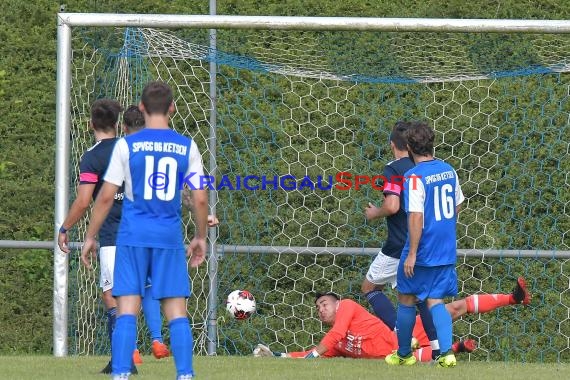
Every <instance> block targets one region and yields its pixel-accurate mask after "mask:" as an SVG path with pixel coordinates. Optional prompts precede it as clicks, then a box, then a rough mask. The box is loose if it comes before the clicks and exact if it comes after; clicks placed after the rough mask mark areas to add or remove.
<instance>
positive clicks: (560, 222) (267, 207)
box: [54, 13, 570, 362]
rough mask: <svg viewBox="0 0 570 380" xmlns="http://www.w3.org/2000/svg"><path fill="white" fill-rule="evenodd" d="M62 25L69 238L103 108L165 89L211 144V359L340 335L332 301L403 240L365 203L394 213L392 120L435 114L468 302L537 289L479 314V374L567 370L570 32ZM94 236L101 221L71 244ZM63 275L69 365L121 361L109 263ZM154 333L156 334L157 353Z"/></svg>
mask: <svg viewBox="0 0 570 380" xmlns="http://www.w3.org/2000/svg"><path fill="white" fill-rule="evenodd" d="M58 21H59V25H58V69H57V73H58V80H57V157H56V170H57V172H56V187H57V192H56V210H55V224H56V227H58V226H59V225H60V224H61V222H62V221H63V218H64V216H65V214H66V211H67V208H68V205H69V201H70V194H74V190H73V189H74V188H75V185H76V178H77V173H78V162H79V159H80V157H81V154H82V153H83V152H84V151H85V150H86V149H87V148H88V147H89V146H91V145H92V144H93V141H92V136H91V134H90V133H89V131H88V129H87V121H88V118H89V107H90V104H91V103H92V102H93V101H94V100H95V99H97V98H100V97H112V98H115V99H117V100H119V101H120V102H121V103H122V104H123V105H124V106H127V105H129V104H133V103H137V102H138V99H139V97H140V93H141V90H142V88H143V87H144V85H145V83H146V82H147V81H149V80H154V79H160V80H163V81H166V82H168V83H169V84H170V85H171V86H172V87H173V89H174V91H175V103H176V113H175V115H174V116H173V118H172V127H173V128H175V129H176V130H178V131H180V132H182V133H184V134H187V135H189V136H191V137H192V138H194V139H195V140H196V142H197V144H198V146H199V147H200V149H201V152H202V154H203V160H204V163H205V167H206V169H207V174H208V175H210V176H212V177H213V181H212V183H213V186H212V190H211V192H210V204H211V210H212V212H215V213H216V214H217V216H218V218H219V219H220V221H221V224H220V226H219V227H218V228H215V229H211V231H210V234H209V237H210V239H209V243H210V256H209V260H208V263H207V265H205V266H203V267H202V268H200V269H199V270H192V271H191V281H192V287H193V295H192V297H191V298H190V299H189V301H188V311H189V315H190V318H191V323H192V326H193V329H194V330H193V331H194V337H195V352H196V353H197V354H210V355H212V354H219V355H247V354H250V353H251V350H252V348H253V347H255V345H256V344H257V343H260V342H261V343H264V344H268V345H271V347H272V348H274V349H275V350H281V351H285V350H300V349H306V348H308V347H310V346H312V345H314V344H316V343H317V342H318V341H319V340H320V338H321V337H322V335H323V331H325V326H322V325H321V323H320V322H319V321H318V319H317V318H316V315H315V311H314V305H313V294H314V292H315V291H316V290H325V291H329V290H333V291H335V292H337V293H340V294H342V295H343V296H345V297H352V298H355V299H357V300H360V294H359V292H360V283H361V281H362V278H363V276H364V274H365V273H366V270H367V268H368V265H369V264H370V262H371V259H372V257H373V255H374V254H376V253H377V251H378V247H380V246H381V244H382V242H383V240H384V238H385V232H386V231H385V227H384V226H385V225H384V223H383V222H377V223H366V222H365V219H364V215H363V209H364V208H365V207H366V205H368V202H373V203H376V204H379V203H380V202H381V199H382V194H381V191H379V190H377V189H376V188H375V182H374V181H372V180H370V179H371V178H372V177H373V176H375V175H377V174H381V171H382V168H383V166H384V165H385V164H386V163H387V162H388V161H390V160H391V159H392V157H391V152H390V150H389V145H388V136H389V133H390V130H391V128H392V126H393V125H394V123H395V122H396V121H397V120H400V119H408V120H409V119H423V120H427V121H429V122H430V124H431V125H433V126H434V127H435V130H436V133H437V137H436V144H437V146H436V156H437V157H439V158H442V159H445V160H447V161H449V162H450V163H452V164H453V165H454V167H455V168H457V169H458V170H457V171H458V175H459V177H460V180H461V182H462V187H463V191H464V193H465V196H466V202H465V203H464V205H463V207H462V210H461V213H460V217H459V226H458V247H459V249H460V251H459V253H460V254H459V260H458V271H459V279H460V292H461V294H460V295H462V296H464V295H469V294H473V293H477V292H484V293H497V292H510V291H511V289H512V287H513V284H514V281H515V279H516V278H517V277H518V276H520V275H522V276H525V277H526V278H527V282H528V284H529V286H530V288H531V290H532V292H533V303H532V305H531V306H530V307H528V308H522V307H516V308H515V307H513V308H505V309H501V310H498V311H495V312H493V313H490V314H484V315H472V316H467V317H464V318H462V319H461V320H459V321H457V322H456V323H455V325H454V332H455V334H456V335H457V337H458V338H463V337H470V338H473V339H476V340H477V342H478V345H479V347H480V348H479V349H478V350H476V351H475V352H474V353H473V354H471V355H470V358H471V359H473V360H489V359H491V360H505V361H507V360H516V361H547V362H568V361H570V343H569V340H570V319H569V318H568V316H569V313H570V290H569V277H570V260H569V259H570V240H569V239H570V236H569V235H570V218H569V217H568V213H569V207H570V206H569V205H570V192H569V191H568V187H569V185H570V174H569V173H570V157H569V152H570V150H569V141H570V127H569V116H570V115H569V113H570V74H569V73H568V70H569V69H570V55H569V52H570V37H569V36H568V33H570V22H568V21H528V20H437V19H429V20H426V19H374V18H307V17H252V16H250V17H241V16H173V15H120V14H68V13H61V14H59V16H58ZM210 28H212V29H216V30H217V32H216V33H213V32H211V31H210V30H209V29H210ZM339 173H344V174H342V176H341V177H339ZM246 177H247V178H248V179H247V180H246ZM348 180H350V184H349V183H348ZM376 187H377V186H376ZM192 231H193V225H192V221H191V216H190V215H188V223H187V225H186V233H187V235H188V236H191V234H192ZM84 233H85V221H83V223H82V224H81V225H80V226H79V227H78V228H75V229H74V231H73V234H74V235H73V236H74V240H76V241H81V239H82V238H83V236H84ZM54 266H55V278H54V281H55V286H54V354H55V355H56V356H63V355H67V354H68V353H72V354H100V353H108V352H109V347H108V342H107V340H106V338H105V337H106V330H105V329H106V327H105V323H104V314H103V307H102V304H101V301H100V296H99V293H100V290H99V289H98V287H97V284H98V281H97V275H96V274H95V273H96V272H97V269H96V270H95V271H94V272H90V271H86V270H84V269H83V268H82V267H81V266H80V265H79V260H78V252H74V253H73V254H72V255H71V256H69V257H67V256H66V255H64V254H62V253H61V252H60V251H58V250H57V249H56V251H55V259H54ZM235 289H247V290H249V291H250V292H251V293H252V294H253V295H254V296H255V298H256V300H257V307H258V310H257V313H256V314H255V315H254V316H253V317H251V318H249V319H248V320H246V321H237V320H234V319H231V318H229V316H228V315H227V314H226V313H225V297H226V296H227V294H229V293H230V292H231V291H233V290H235ZM139 326H144V323H139ZM164 332H165V333H167V331H166V329H165V331H164ZM147 335H148V334H147V333H146V332H145V331H144V328H143V327H141V328H140V332H139V344H140V346H141V347H142V349H144V348H145V347H148V344H149V342H148V338H147ZM167 340H168V337H167Z"/></svg>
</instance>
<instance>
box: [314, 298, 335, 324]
mask: <svg viewBox="0 0 570 380" xmlns="http://www.w3.org/2000/svg"><path fill="white" fill-rule="evenodd" d="M339 304H340V297H339V296H338V294H336V293H333V292H317V293H315V305H316V306H317V312H318V314H319V319H320V320H321V322H323V323H325V324H327V325H331V326H332V325H333V324H334V321H335V319H336V311H337V310H338V306H339Z"/></svg>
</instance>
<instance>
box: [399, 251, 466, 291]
mask: <svg viewBox="0 0 570 380" xmlns="http://www.w3.org/2000/svg"><path fill="white" fill-rule="evenodd" d="M397 278H398V286H397V289H398V292H400V293H401V294H414V295H415V296H416V297H418V299H419V300H420V301H424V300H426V299H427V298H432V299H443V298H445V297H453V296H456V295H457V271H456V270H455V265H454V264H451V265H441V266H437V267H421V266H417V265H416V266H415V267H414V275H413V276H412V277H410V278H408V277H406V275H405V274H404V260H400V265H399V266H398V277H397Z"/></svg>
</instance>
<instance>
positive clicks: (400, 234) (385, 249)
mask: <svg viewBox="0 0 570 380" xmlns="http://www.w3.org/2000/svg"><path fill="white" fill-rule="evenodd" d="M413 167H414V162H413V161H412V160H411V159H410V158H409V157H404V158H400V159H397V160H394V161H392V162H390V163H388V164H387V165H386V166H385V167H384V177H385V178H386V180H385V183H384V189H383V192H384V195H388V194H390V195H397V196H398V197H400V209H399V210H398V212H396V213H395V214H394V215H390V216H388V217H387V218H386V223H387V224H388V237H387V238H386V241H385V242H384V245H383V246H382V253H383V254H385V255H386V256H390V257H394V258H396V259H399V258H400V254H401V253H402V249H403V248H404V244H405V243H406V237H407V236H408V220H407V218H406V210H405V209H404V202H403V200H402V190H403V187H404V175H405V174H406V172H407V171H408V170H410V169H411V168H413Z"/></svg>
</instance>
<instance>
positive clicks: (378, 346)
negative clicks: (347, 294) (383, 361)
mask: <svg viewBox="0 0 570 380" xmlns="http://www.w3.org/2000/svg"><path fill="white" fill-rule="evenodd" d="M321 344H323V345H324V346H325V347H326V348H327V352H326V353H325V354H324V355H323V356H325V357H334V356H345V357H351V358H383V357H385V356H386V355H388V354H390V353H392V351H394V350H395V349H397V348H398V340H397V338H396V334H395V333H394V332H393V331H392V330H390V329H389V328H388V326H386V325H385V324H384V323H383V322H382V321H381V320H380V319H378V317H376V316H374V315H372V314H370V313H369V312H368V311H367V310H366V309H365V308H364V307H362V306H361V305H359V304H358V303H356V302H354V301H353V300H349V299H346V300H342V301H340V304H339V307H338V310H337V312H336V318H335V322H334V325H333V327H332V328H331V329H330V331H329V332H328V333H327V334H326V335H325V336H324V338H323V339H322V340H321Z"/></svg>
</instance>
